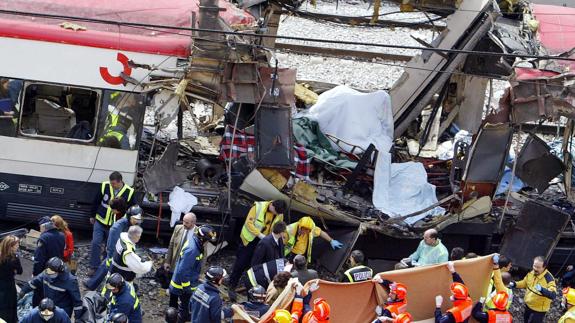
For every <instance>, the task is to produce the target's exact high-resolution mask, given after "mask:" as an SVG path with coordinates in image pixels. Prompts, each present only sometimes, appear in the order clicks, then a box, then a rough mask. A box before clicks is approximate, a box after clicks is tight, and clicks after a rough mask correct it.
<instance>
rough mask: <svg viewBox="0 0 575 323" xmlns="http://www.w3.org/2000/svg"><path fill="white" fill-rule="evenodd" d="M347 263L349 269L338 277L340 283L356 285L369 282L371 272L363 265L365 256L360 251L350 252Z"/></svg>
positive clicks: (371, 275)
mask: <svg viewBox="0 0 575 323" xmlns="http://www.w3.org/2000/svg"><path fill="white" fill-rule="evenodd" d="M348 261H349V264H350V268H349V269H348V270H346V271H345V272H344V273H343V275H342V277H340V280H339V281H340V282H342V283H357V282H362V281H366V280H371V278H372V277H373V270H372V269H371V268H369V267H367V266H366V265H365V255H364V254H363V252H362V251H361V250H354V251H352V252H351V255H350V256H349V260H348Z"/></svg>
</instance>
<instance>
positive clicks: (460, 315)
mask: <svg viewBox="0 0 575 323" xmlns="http://www.w3.org/2000/svg"><path fill="white" fill-rule="evenodd" d="M453 305H454V306H453V307H452V308H450V309H448V310H447V311H448V312H449V313H451V315H453V318H454V319H455V322H456V323H461V322H464V321H465V320H467V319H468V318H469V317H470V316H471V309H472V307H473V301H472V300H471V298H469V297H468V298H467V299H466V300H456V301H454V302H453Z"/></svg>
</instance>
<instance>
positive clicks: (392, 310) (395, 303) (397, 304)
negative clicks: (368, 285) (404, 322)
mask: <svg viewBox="0 0 575 323" xmlns="http://www.w3.org/2000/svg"><path fill="white" fill-rule="evenodd" d="M373 281H374V282H377V283H379V284H381V285H382V286H383V288H384V289H385V291H386V292H387V301H386V302H385V307H384V308H382V307H381V306H379V305H378V306H377V307H376V308H375V312H376V314H377V316H378V317H382V316H384V317H389V318H393V317H395V316H396V315H398V314H401V313H405V311H406V309H407V286H405V285H404V284H402V283H396V282H392V281H389V280H387V279H382V278H381V277H379V276H377V277H375V278H374V279H373Z"/></svg>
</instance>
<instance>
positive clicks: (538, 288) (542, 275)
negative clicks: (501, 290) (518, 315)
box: [510, 256, 557, 323]
mask: <svg viewBox="0 0 575 323" xmlns="http://www.w3.org/2000/svg"><path fill="white" fill-rule="evenodd" d="M510 285H511V287H517V288H525V289H526V291H525V298H524V300H525V312H524V314H523V319H524V322H533V323H542V322H543V321H544V319H545V313H547V311H549V308H550V307H551V301H552V300H553V299H554V298H555V296H556V293H557V287H556V285H555V278H554V277H553V275H551V273H550V272H549V271H548V270H547V263H546V262H545V258H543V257H541V256H538V257H535V259H533V270H532V271H530V272H529V273H527V275H526V276H525V277H524V278H523V279H522V280H520V281H518V282H511V284H510Z"/></svg>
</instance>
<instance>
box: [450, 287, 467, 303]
mask: <svg viewBox="0 0 575 323" xmlns="http://www.w3.org/2000/svg"><path fill="white" fill-rule="evenodd" d="M450 289H451V294H453V298H455V299H459V300H461V299H466V298H467V295H469V292H468V291H467V287H465V285H463V284H462V283H452V284H451V287H450Z"/></svg>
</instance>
